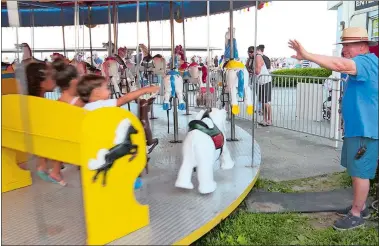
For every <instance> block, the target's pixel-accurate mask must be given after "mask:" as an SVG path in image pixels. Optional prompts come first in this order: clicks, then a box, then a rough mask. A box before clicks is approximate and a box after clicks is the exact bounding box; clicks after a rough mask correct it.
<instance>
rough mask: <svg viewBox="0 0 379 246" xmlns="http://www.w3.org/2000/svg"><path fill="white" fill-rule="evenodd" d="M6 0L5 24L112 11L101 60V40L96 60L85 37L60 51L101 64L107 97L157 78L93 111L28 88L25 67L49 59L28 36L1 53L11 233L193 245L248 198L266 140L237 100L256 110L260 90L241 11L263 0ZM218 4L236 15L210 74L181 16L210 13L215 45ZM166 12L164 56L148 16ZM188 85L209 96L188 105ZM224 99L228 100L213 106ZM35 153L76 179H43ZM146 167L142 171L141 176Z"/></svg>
mask: <svg viewBox="0 0 379 246" xmlns="http://www.w3.org/2000/svg"><path fill="white" fill-rule="evenodd" d="M2 4H3V5H4V6H2V7H4V9H3V11H2V16H1V18H2V27H15V28H16V29H17V28H19V27H32V28H34V27H40V26H69V25H74V26H75V27H77V26H79V25H85V26H86V27H87V28H88V30H89V32H90V33H91V28H93V27H94V26H95V25H99V24H108V41H107V42H105V43H103V46H104V47H105V48H107V50H108V56H107V58H106V59H105V60H104V61H103V62H98V61H97V60H96V58H97V57H95V56H94V55H93V54H92V51H91V58H93V59H91V62H86V61H85V60H83V53H82V52H81V51H80V48H79V46H78V45H77V47H78V50H77V52H76V55H75V56H74V57H73V58H72V60H70V59H69V58H68V57H67V56H66V54H59V53H54V54H52V56H51V58H52V59H55V58H56V57H61V58H64V59H67V62H68V63H71V64H73V65H74V66H76V67H77V69H78V71H79V72H80V74H81V75H85V74H89V73H97V74H101V75H103V76H104V77H105V78H106V79H107V82H108V84H109V86H110V89H111V92H112V95H111V96H112V97H114V98H119V97H122V96H123V95H124V94H127V93H128V92H130V91H133V90H135V89H138V88H141V87H144V86H149V85H152V84H158V85H159V86H161V92H160V93H159V94H158V95H149V96H146V97H142V98H140V99H138V100H136V101H135V102H133V103H130V104H128V105H126V106H124V107H121V108H118V107H117V108H102V109H98V110H94V111H86V110H84V109H82V108H79V107H74V106H72V105H69V104H64V103H61V102H58V101H55V100H49V99H46V98H37V97H32V96H27V95H26V93H25V92H26V91H27V90H26V89H27V88H26V82H25V74H24V71H25V67H26V66H27V65H28V64H29V63H31V62H44V61H39V60H38V59H36V58H34V57H33V48H30V47H29V45H28V44H26V43H21V44H16V47H17V48H18V49H19V51H20V52H17V54H19V53H21V54H22V57H21V56H20V57H18V60H16V62H14V63H13V64H7V63H2V75H3V76H2V86H3V90H2V102H3V103H2V119H3V120H2V136H3V141H2V173H3V174H2V214H3V220H2V243H4V244H18V245H24V244H28V245H55V244H61V245H86V244H88V245H104V244H113V245H121V244H125V245H153V244H155V245H163V244H164V245H166V244H173V245H189V244H191V243H193V242H195V241H196V240H197V239H199V238H200V237H202V236H203V235H204V234H206V233H207V232H208V231H210V230H211V229H212V228H213V227H215V226H216V225H217V224H218V223H220V222H221V221H222V220H223V219H225V218H226V217H227V216H228V215H229V214H230V213H231V212H233V210H234V209H235V208H236V207H237V206H238V205H239V204H240V203H241V202H242V201H243V199H244V198H245V197H246V196H247V194H248V193H249V192H250V190H251V189H252V187H253V186H254V184H255V181H256V180H257V178H258V175H259V170H260V164H261V152H260V148H259V145H258V143H257V142H256V141H255V140H254V131H253V134H252V135H251V134H250V133H248V132H246V131H244V130H243V129H241V128H239V127H238V126H236V125H235V122H234V117H235V115H237V114H238V113H239V112H240V110H246V111H247V113H248V114H251V115H252V118H254V114H253V111H254V109H253V102H254V101H255V93H252V91H254V83H252V81H250V78H249V76H248V73H247V71H246V69H245V67H244V66H243V64H242V63H241V62H240V61H239V58H238V49H237V42H236V35H237V34H236V31H235V28H234V27H233V10H238V9H242V8H248V7H252V6H258V5H259V4H261V3H259V2H257V1H256V2H251V1H250V2H246V1H240V2H239V1H212V2H210V1H208V2H200V1H171V2H169V1H167V2H162V1H160V2H154V1H148V2H140V1H125V2H124V1H123V2H105V1H92V2H89V1H75V2H65V1H39V2H29V1H28V2H22V1H2ZM223 12H229V14H230V26H229V27H226V28H225V30H226V34H225V61H224V64H225V65H224V66H223V68H222V69H220V70H217V71H216V73H217V74H218V75H219V76H218V77H217V78H215V77H214V76H213V77H212V76H211V71H213V73H215V72H214V70H215V68H211V66H210V65H209V66H207V64H206V63H205V64H203V63H202V62H200V61H198V60H196V59H191V60H189V59H187V57H186V48H185V47H186V46H185V31H184V30H185V29H184V28H185V19H186V18H190V17H195V16H205V15H206V16H208V27H207V31H208V57H210V52H209V44H210V42H209V40H210V35H209V30H210V24H209V16H210V15H211V14H218V13H223ZM255 14H257V11H255ZM58 16H59V18H57V17H58ZM47 20H49V21H48V22H47ZM157 20H170V26H171V57H170V59H169V61H166V59H165V58H164V57H163V56H162V55H161V54H155V55H153V54H152V52H151V50H150V35H149V21H157ZM141 21H146V23H147V26H148V40H147V46H146V45H144V44H143V43H142V42H140V40H139V38H138V31H139V30H138V25H140V24H139V22H141ZM126 22H135V23H137V33H136V35H137V44H136V47H135V50H130V49H127V48H126V47H125V46H122V45H119V44H118V40H117V37H118V33H119V31H121V30H119V29H118V23H126ZM175 22H177V23H182V26H183V40H184V42H183V44H177V43H175V39H174V23H175ZM112 24H113V33H114V36H113V39H112V31H111V29H112ZM62 30H63V32H64V28H62ZM16 33H17V31H16ZM64 36H65V35H64V33H63V44H64V46H65V40H64ZM90 38H91V34H90ZM17 40H18V37H17ZM75 42H76V43H79V41H75ZM90 44H91V46H92V42H91V40H90ZM64 53H65V52H64ZM210 63H211V62H208V64H210ZM190 87H192V88H195V90H196V92H197V99H198V105H197V106H200V107H197V108H192V106H190V105H189V103H188V98H189V93H190V91H191V90H190V89H189V88H190ZM4 88H6V90H4ZM218 91H220V92H221V93H220V94H219V93H217V92H218ZM158 98H160V99H161V101H162V102H161V103H160V102H157V101H160V100H157V99H158ZM215 101H219V102H222V103H221V104H220V105H218V106H216V103H215ZM170 116H172V119H173V122H171V121H170V118H171V117H170ZM228 118H229V119H230V120H228ZM252 122H254V120H253V121H252ZM170 130H172V132H173V134H171V133H170V132H171V131H170ZM36 156H38V157H44V158H47V159H52V160H58V161H61V162H62V163H65V165H64V166H65V168H64V169H63V170H62V173H63V175H64V176H65V180H66V181H67V183H68V185H67V186H65V187H62V186H59V185H57V184H53V183H49V182H46V181H44V180H41V179H40V178H39V177H38V176H37V174H36V172H37V170H36ZM78 167H79V168H78ZM137 179H140V180H141V182H142V183H141V184H142V186H141V187H138V188H137V187H136V186H135V181H136V180H137Z"/></svg>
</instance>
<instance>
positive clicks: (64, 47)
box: [61, 5, 66, 56]
mask: <svg viewBox="0 0 379 246" xmlns="http://www.w3.org/2000/svg"><path fill="white" fill-rule="evenodd" d="M61 23H62V41H63V55H64V56H66V38H65V34H64V14H63V7H62V5H61Z"/></svg>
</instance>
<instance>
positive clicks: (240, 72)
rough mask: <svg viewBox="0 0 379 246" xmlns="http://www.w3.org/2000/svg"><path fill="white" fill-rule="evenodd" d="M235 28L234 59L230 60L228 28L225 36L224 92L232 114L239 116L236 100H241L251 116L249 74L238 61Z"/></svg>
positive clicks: (251, 103) (251, 104) (251, 102)
mask: <svg viewBox="0 0 379 246" xmlns="http://www.w3.org/2000/svg"><path fill="white" fill-rule="evenodd" d="M235 31H236V30H235V28H233V47H234V48H233V50H234V52H233V53H234V56H233V58H234V59H230V56H231V55H230V45H231V40H230V28H228V31H227V32H226V34H225V53H224V59H225V61H226V65H223V66H224V73H225V77H226V79H225V83H226V85H225V86H226V90H227V92H228V93H229V100H230V104H231V106H232V114H234V115H236V114H239V112H240V109H239V105H238V99H237V96H238V97H239V98H242V99H243V101H244V102H245V103H246V104H247V109H246V111H247V113H248V114H249V115H251V114H252V113H253V101H252V96H251V95H252V92H251V88H250V85H249V73H248V71H247V69H246V67H245V65H244V64H243V63H242V62H241V61H238V60H239V56H238V49H237V42H236V39H235Z"/></svg>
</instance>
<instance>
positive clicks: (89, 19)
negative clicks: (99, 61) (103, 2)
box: [87, 4, 93, 66]
mask: <svg viewBox="0 0 379 246" xmlns="http://www.w3.org/2000/svg"><path fill="white" fill-rule="evenodd" d="M87 8H88V31H89V52H90V53H91V66H93V55H92V31H91V29H92V28H91V25H92V20H91V6H90V4H88V5H87Z"/></svg>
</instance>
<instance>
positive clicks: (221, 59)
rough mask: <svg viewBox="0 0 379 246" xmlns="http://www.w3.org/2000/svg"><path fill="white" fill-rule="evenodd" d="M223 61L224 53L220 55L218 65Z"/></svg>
mask: <svg viewBox="0 0 379 246" xmlns="http://www.w3.org/2000/svg"><path fill="white" fill-rule="evenodd" d="M223 61H224V55H221V58H220V60H219V61H218V65H220V64H221V63H222V62H223Z"/></svg>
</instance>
